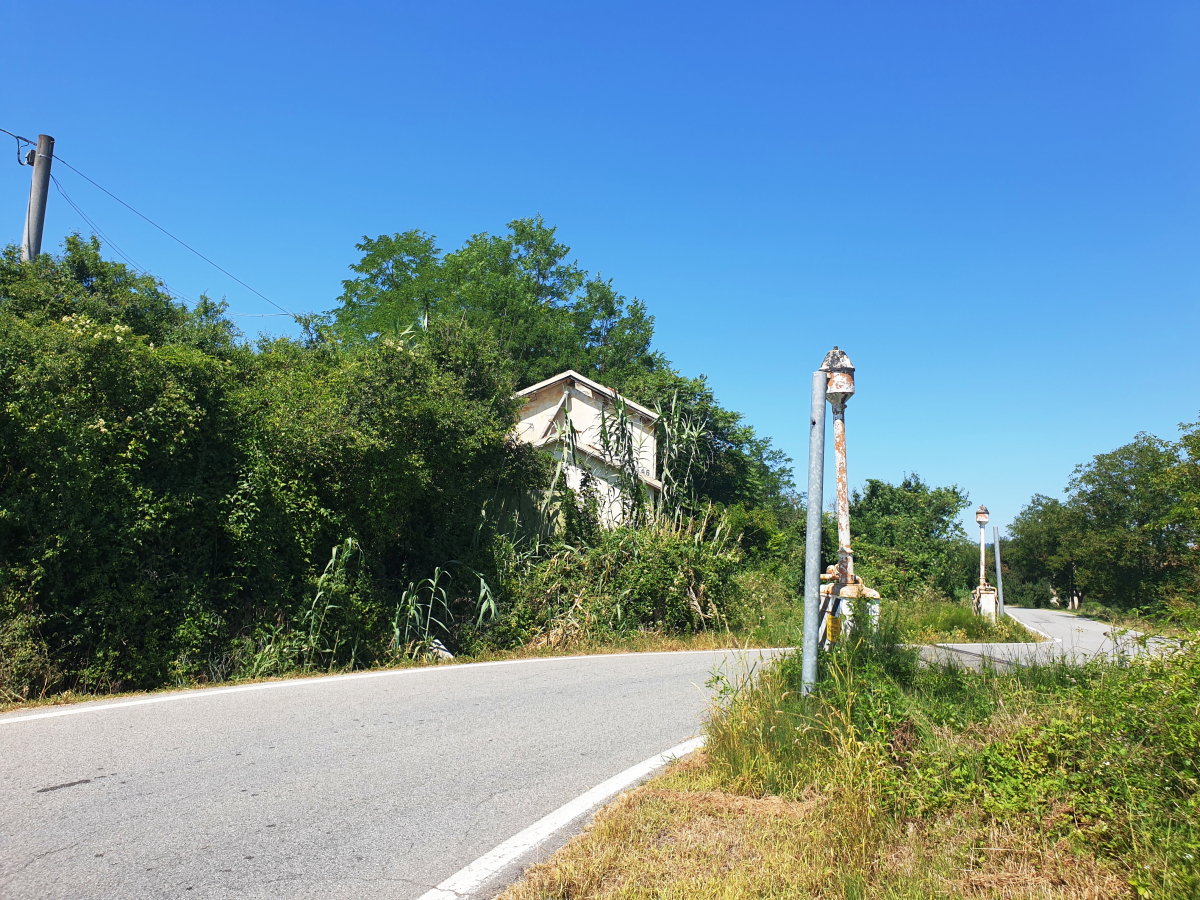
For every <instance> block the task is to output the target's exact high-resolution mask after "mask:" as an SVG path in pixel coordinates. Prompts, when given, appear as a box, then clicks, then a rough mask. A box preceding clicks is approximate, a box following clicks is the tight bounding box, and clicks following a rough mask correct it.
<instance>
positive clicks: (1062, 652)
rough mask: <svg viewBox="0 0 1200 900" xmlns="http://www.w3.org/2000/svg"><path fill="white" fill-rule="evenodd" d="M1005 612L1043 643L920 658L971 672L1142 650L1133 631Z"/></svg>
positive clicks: (947, 649) (948, 647)
mask: <svg viewBox="0 0 1200 900" xmlns="http://www.w3.org/2000/svg"><path fill="white" fill-rule="evenodd" d="M1005 611H1006V612H1007V613H1008V615H1009V616H1011V617H1012V618H1014V619H1016V620H1017V621H1018V622H1020V623H1021V624H1022V625H1024V626H1025V627H1026V628H1029V629H1031V630H1033V631H1036V632H1040V633H1041V634H1042V636H1043V637H1045V638H1046V640H1044V641H1042V642H1040V643H1035V644H938V645H936V646H934V647H926V648H924V649H923V650H922V656H923V657H924V658H925V659H928V660H937V661H939V662H958V663H961V664H965V665H967V666H969V667H971V668H975V669H978V668H981V667H983V666H984V665H987V664H991V665H997V666H999V667H1001V668H1004V667H1005V666H1007V665H1009V664H1016V665H1028V664H1030V663H1050V662H1053V661H1055V660H1057V659H1061V658H1065V659H1066V660H1068V661H1069V662H1073V663H1081V662H1084V661H1085V660H1087V659H1088V658H1090V657H1093V656H1115V655H1117V654H1119V653H1120V654H1125V655H1127V656H1133V655H1136V654H1138V653H1140V652H1142V650H1143V647H1142V646H1141V644H1140V643H1139V641H1138V639H1139V638H1140V637H1141V635H1140V634H1139V633H1138V632H1136V631H1122V630H1121V629H1119V628H1115V627H1114V626H1112V625H1109V624H1107V623H1105V622H1097V621H1096V620H1095V619H1087V618H1084V617H1083V616H1077V615H1073V614H1071V613H1069V612H1062V611H1061V610H1056V609H1022V608H1019V607H1015V606H1008V607H1006V608H1005ZM1171 643H1172V642H1169V641H1166V642H1164V641H1160V640H1158V639H1155V638H1151V639H1150V640H1149V641H1148V642H1146V647H1147V648H1151V649H1153V648H1154V647H1156V646H1159V645H1162V646H1164V647H1167V646H1170V645H1171Z"/></svg>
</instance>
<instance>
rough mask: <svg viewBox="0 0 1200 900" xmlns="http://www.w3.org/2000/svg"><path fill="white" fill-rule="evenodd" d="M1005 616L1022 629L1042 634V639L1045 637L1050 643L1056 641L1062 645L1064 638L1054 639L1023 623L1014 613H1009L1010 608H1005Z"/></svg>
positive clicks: (1040, 630)
mask: <svg viewBox="0 0 1200 900" xmlns="http://www.w3.org/2000/svg"><path fill="white" fill-rule="evenodd" d="M1018 608H1019V609H1023V608H1024V607H1018ZM1004 614H1005V615H1006V616H1008V617H1009V618H1010V619H1012V620H1013V621H1014V622H1016V623H1017V624H1018V625H1020V626H1021V627H1022V628H1028V629H1029V630H1030V631H1036V632H1037V633H1038V634H1040V635H1041V636H1042V637H1044V638H1045V639H1046V640H1048V641H1054V642H1055V643H1058V644H1061V643H1062V638H1056V637H1052V636H1050V635H1048V634H1046V632H1044V631H1042V629H1040V628H1034V627H1033V626H1032V625H1030V624H1029V623H1027V622H1022V621H1021V620H1020V619H1018V618H1017V617H1016V616H1014V615H1013V614H1012V613H1010V612H1009V611H1008V607H1005V608H1004Z"/></svg>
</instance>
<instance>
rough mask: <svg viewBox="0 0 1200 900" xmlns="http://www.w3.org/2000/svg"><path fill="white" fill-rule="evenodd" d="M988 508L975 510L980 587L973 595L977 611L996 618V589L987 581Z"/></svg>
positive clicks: (992, 618)
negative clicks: (977, 530)
mask: <svg viewBox="0 0 1200 900" xmlns="http://www.w3.org/2000/svg"><path fill="white" fill-rule="evenodd" d="M988 518H989V516H988V508H987V507H986V506H980V507H979V509H977V510H975V521H976V522H977V523H978V524H979V587H977V588H975V590H974V591H973V592H972V594H971V596H972V599H973V600H974V603H975V613H976V615H980V616H987V617H988V618H989V619H991V620H993V621H995V619H996V609H997V604H996V589H995V588H994V587H992V586H991V585H990V584H988V582H987V523H988Z"/></svg>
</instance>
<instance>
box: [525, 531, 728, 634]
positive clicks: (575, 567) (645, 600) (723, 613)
mask: <svg viewBox="0 0 1200 900" xmlns="http://www.w3.org/2000/svg"><path fill="white" fill-rule="evenodd" d="M740 560H741V550H740V549H739V548H738V546H737V543H736V541H734V540H732V539H731V538H730V537H729V534H728V530H727V529H726V528H725V527H724V525H723V523H720V522H717V523H714V522H712V521H711V520H709V519H700V520H689V521H686V522H683V523H679V524H676V523H673V522H668V521H662V520H655V521H651V522H650V523H648V524H646V525H644V526H642V527H640V528H627V527H621V528H614V529H612V530H611V531H606V532H602V533H601V534H599V535H598V536H597V539H596V542H595V544H594V545H592V546H580V547H563V548H561V549H559V550H557V551H556V552H554V553H552V554H551V555H550V556H549V557H548V558H546V559H543V560H539V561H537V562H536V563H534V564H533V565H532V566H531V567H530V568H529V569H528V570H526V571H525V572H524V573H523V575H522V576H521V577H520V578H516V579H514V586H513V600H512V608H511V610H510V611H509V613H508V615H507V617H506V621H505V624H504V627H505V628H506V629H507V633H508V634H509V636H510V637H509V640H512V641H516V642H521V643H525V642H531V641H532V642H534V643H536V644H541V645H546V646H565V645H569V644H571V643H574V642H578V641H581V640H584V639H586V638H591V637H596V636H602V635H605V634H610V635H615V634H623V633H628V632H630V631H636V630H639V629H642V630H644V629H653V630H659V631H663V632H668V633H689V632H696V631H703V630H708V629H714V628H721V629H724V628H729V627H735V626H738V625H740V624H741V620H740V617H741V612H740V610H741V607H740V606H739V604H738V599H739V592H738V587H737V583H736V581H735V577H734V576H735V574H736V572H737V566H738V563H739V561H740Z"/></svg>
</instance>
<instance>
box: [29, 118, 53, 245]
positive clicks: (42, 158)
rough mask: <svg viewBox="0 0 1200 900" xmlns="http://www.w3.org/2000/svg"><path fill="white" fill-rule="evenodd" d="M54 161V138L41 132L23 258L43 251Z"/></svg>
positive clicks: (35, 159)
mask: <svg viewBox="0 0 1200 900" xmlns="http://www.w3.org/2000/svg"><path fill="white" fill-rule="evenodd" d="M53 161H54V138H52V137H50V135H48V134H39V135H38V140H37V151H36V152H35V154H34V157H33V183H32V184H31V185H30V187H29V207H28V209H27V210H26V211H25V235H24V237H22V239H21V260H22V261H23V262H29V260H31V259H37V257H38V254H40V253H41V252H42V229H43V228H44V227H45V225H46V198H47V196H48V195H49V192H50V164H51V163H52V162H53Z"/></svg>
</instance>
